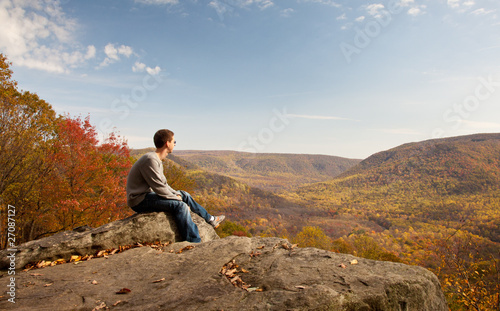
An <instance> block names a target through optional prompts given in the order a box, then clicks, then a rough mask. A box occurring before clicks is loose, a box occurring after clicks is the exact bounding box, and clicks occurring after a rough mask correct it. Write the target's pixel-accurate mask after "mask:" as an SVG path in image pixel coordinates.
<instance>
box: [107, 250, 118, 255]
mask: <svg viewBox="0 0 500 311" xmlns="http://www.w3.org/2000/svg"><path fill="white" fill-rule="evenodd" d="M116 252H118V249H117V248H115V249H114V250H112V251H111V253H109V254H110V255H114V254H115V253H116Z"/></svg>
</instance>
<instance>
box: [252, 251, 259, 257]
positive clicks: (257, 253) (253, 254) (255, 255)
mask: <svg viewBox="0 0 500 311" xmlns="http://www.w3.org/2000/svg"><path fill="white" fill-rule="evenodd" d="M259 255H262V253H261V252H251V253H250V257H257V256H259Z"/></svg>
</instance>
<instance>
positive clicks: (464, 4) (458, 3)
mask: <svg viewBox="0 0 500 311" xmlns="http://www.w3.org/2000/svg"><path fill="white" fill-rule="evenodd" d="M447 3H448V6H449V7H450V8H452V9H456V10H458V12H460V13H463V12H465V11H467V10H469V9H470V8H472V7H473V6H474V5H476V2H475V1H474V0H465V1H464V0H447Z"/></svg>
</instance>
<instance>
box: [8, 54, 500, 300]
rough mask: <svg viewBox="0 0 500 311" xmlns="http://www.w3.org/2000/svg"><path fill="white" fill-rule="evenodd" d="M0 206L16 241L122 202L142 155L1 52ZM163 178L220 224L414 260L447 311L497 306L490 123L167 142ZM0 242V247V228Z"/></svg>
mask: <svg viewBox="0 0 500 311" xmlns="http://www.w3.org/2000/svg"><path fill="white" fill-rule="evenodd" d="M0 133H1V136H0V209H1V211H0V212H1V215H2V218H1V221H2V228H6V223H7V217H5V215H6V211H7V209H8V206H9V205H10V206H15V207H16V215H15V218H14V219H15V226H16V244H20V243H24V242H27V241H30V240H34V239H39V238H42V237H45V236H48V235H51V234H54V233H57V232H61V231H65V230H72V229H73V228H76V227H78V226H82V225H89V226H91V227H96V226H100V225H103V224H106V223H109V222H111V221H114V220H117V219H121V218H124V217H127V216H129V215H132V214H133V211H132V210H131V209H130V208H128V207H127V205H126V198H125V183H126V176H127V173H128V171H129V169H130V167H131V166H132V164H133V163H134V161H136V160H137V159H138V157H140V156H141V155H142V154H144V153H146V152H148V151H150V150H149V149H144V150H131V149H130V148H129V147H128V145H127V142H126V140H125V139H124V138H123V137H120V136H119V135H118V134H117V133H109V134H107V136H106V138H105V139H104V140H101V141H100V140H99V139H98V133H97V130H96V128H95V126H93V125H92V120H91V118H90V117H89V116H87V117H72V116H69V115H57V114H56V112H55V111H54V110H53V108H52V107H51V105H50V104H49V103H47V102H46V101H44V100H43V99H41V98H39V97H38V96H37V95H36V94H35V93H33V92H30V91H23V90H19V88H18V86H17V83H16V81H14V80H13V79H12V70H11V69H10V63H9V62H8V60H7V58H6V57H5V56H4V55H2V54H0ZM164 168H165V175H166V177H167V180H168V181H169V184H170V185H171V186H172V187H173V188H174V189H180V190H186V191H188V192H190V193H191V194H192V195H193V197H194V198H195V199H196V200H197V201H198V202H200V203H202V204H203V205H204V206H205V207H206V208H207V209H208V210H209V212H211V213H212V214H218V213H224V214H225V215H226V216H227V221H225V222H224V223H223V224H222V225H221V226H220V227H219V228H218V229H217V232H218V234H219V236H221V237H225V236H229V235H239V236H277V237H282V238H287V239H289V240H290V241H291V242H292V243H296V244H298V246H299V247H317V248H321V249H325V250H329V251H332V252H342V253H349V254H353V255H355V256H359V257H364V258H369V259H374V260H385V261H394V262H401V263H405V264H410V265H419V266H422V267H425V268H427V269H429V270H430V271H432V272H434V273H435V274H436V275H437V276H438V278H439V280H440V282H441V286H442V289H443V291H444V293H445V295H446V298H447V301H448V304H449V307H450V310H500V301H499V300H500V134H475V135H470V136H460V137H452V138H444V139H434V140H428V141H423V142H416V143H408V144H405V145H401V146H399V147H396V148H393V149H390V150H386V151H381V152H379V153H376V154H374V155H372V156H370V157H368V158H367V159H364V160H358V159H346V158H340V157H334V156H323V155H296V154H252V153H242V152H233V151H178V152H177V151H174V153H173V154H171V155H169V157H168V158H167V159H166V160H165V161H164ZM0 244H1V247H2V248H5V247H6V246H7V239H6V236H5V235H4V234H2V235H0Z"/></svg>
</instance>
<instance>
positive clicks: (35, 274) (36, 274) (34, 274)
mask: <svg viewBox="0 0 500 311" xmlns="http://www.w3.org/2000/svg"><path fill="white" fill-rule="evenodd" d="M30 275H31V276H42V275H43V274H41V273H31V274H30Z"/></svg>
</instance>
